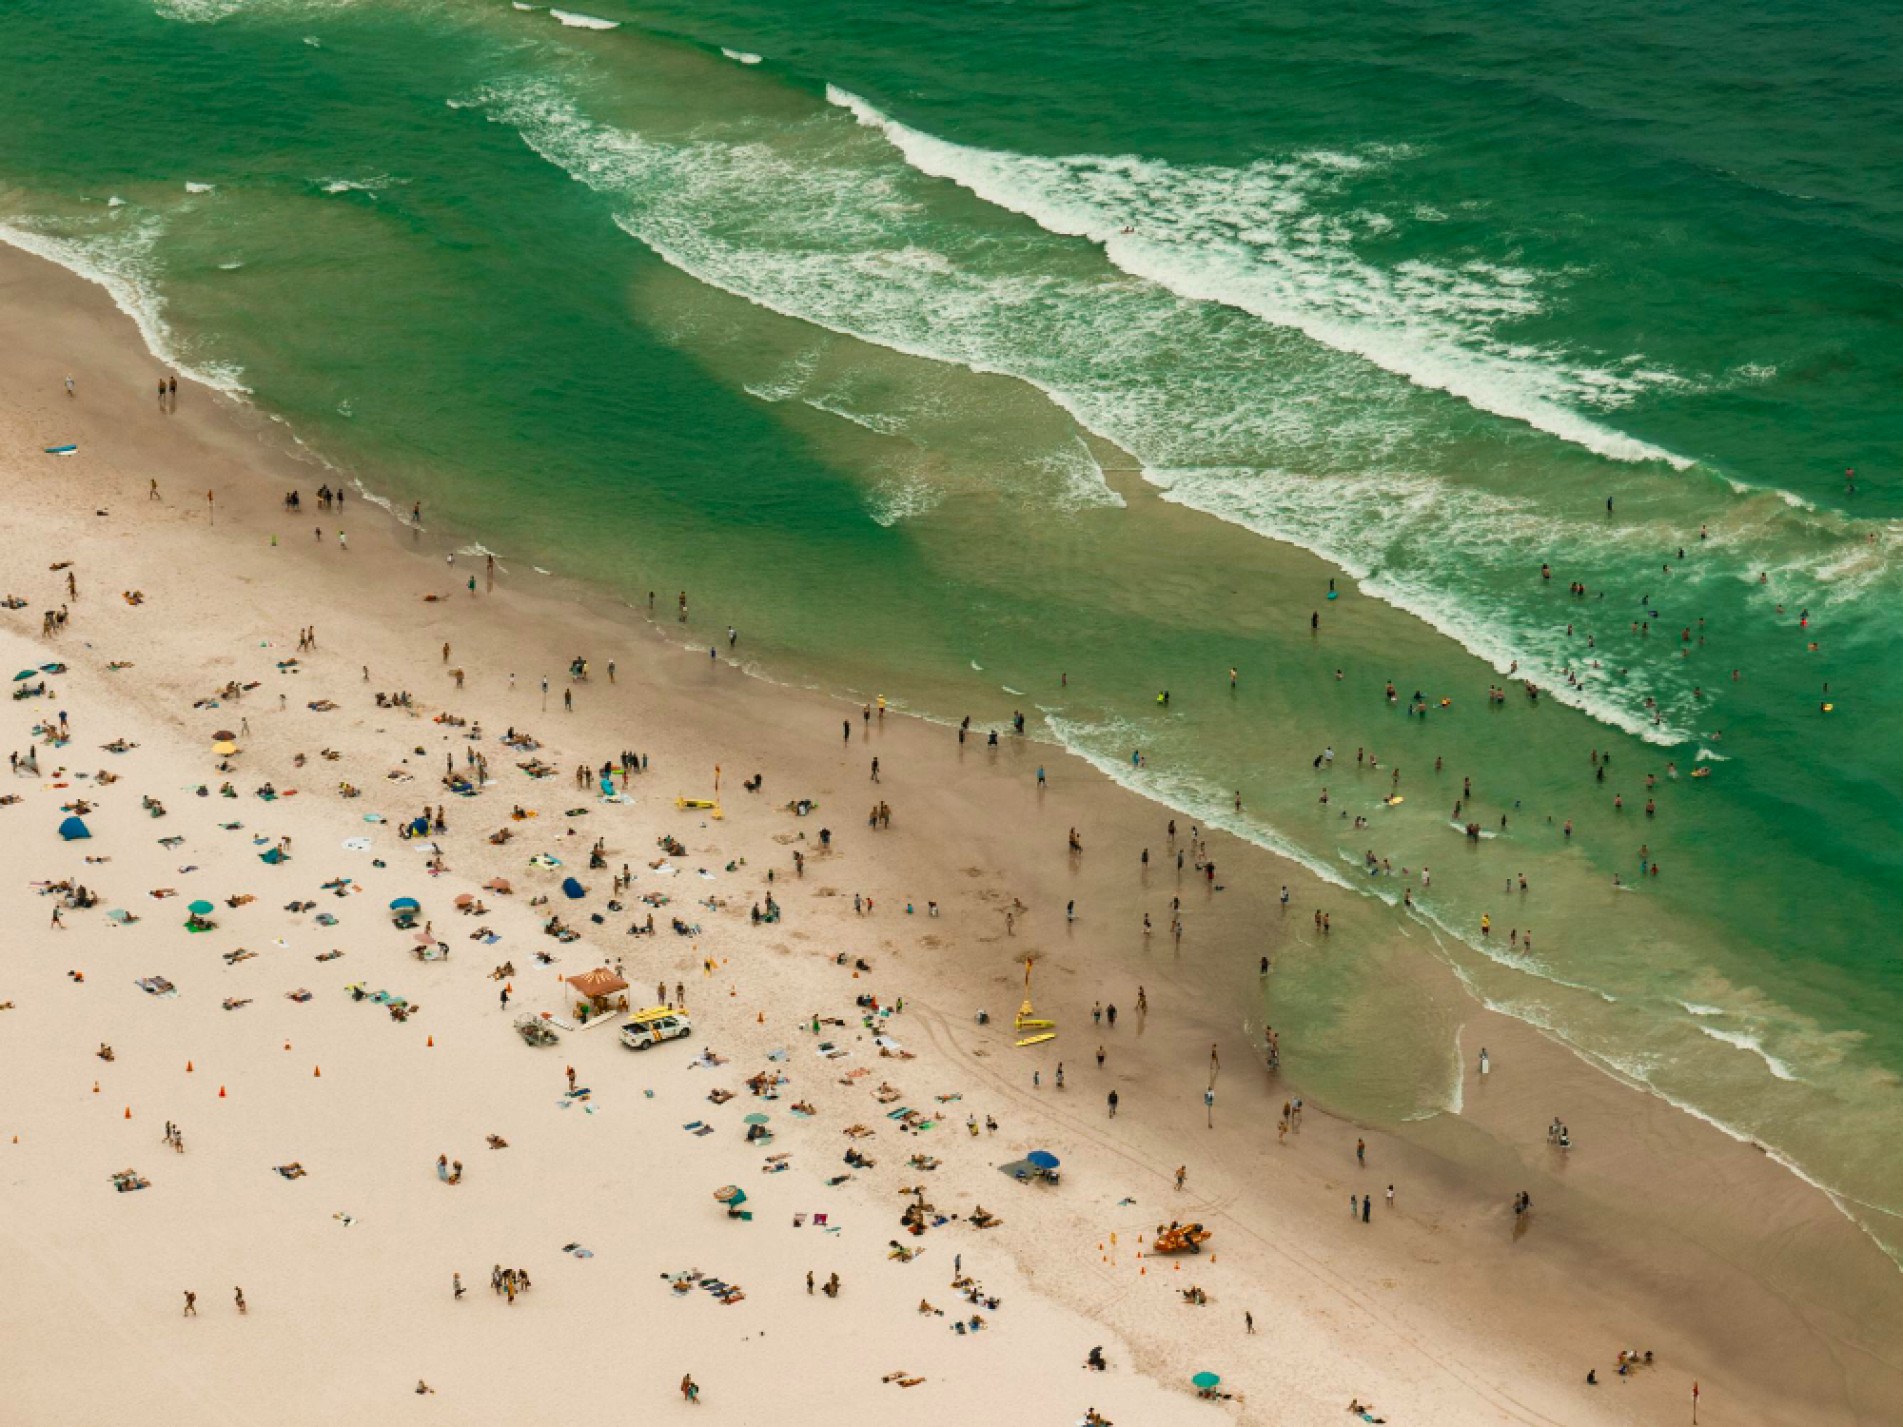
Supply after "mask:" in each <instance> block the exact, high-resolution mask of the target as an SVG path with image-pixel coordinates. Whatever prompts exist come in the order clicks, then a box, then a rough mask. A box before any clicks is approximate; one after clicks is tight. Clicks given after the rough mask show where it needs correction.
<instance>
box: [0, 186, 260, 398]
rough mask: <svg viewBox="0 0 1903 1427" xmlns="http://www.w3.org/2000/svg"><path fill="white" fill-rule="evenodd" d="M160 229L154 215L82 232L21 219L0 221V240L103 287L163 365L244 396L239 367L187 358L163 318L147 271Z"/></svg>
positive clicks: (161, 301) (162, 305)
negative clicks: (45, 228)
mask: <svg viewBox="0 0 1903 1427" xmlns="http://www.w3.org/2000/svg"><path fill="white" fill-rule="evenodd" d="M159 232H160V228H159V223H158V220H157V219H156V218H146V219H143V220H140V221H137V222H135V223H133V224H131V225H130V226H124V225H122V226H118V227H115V229H114V230H113V231H112V232H111V233H100V234H90V235H86V236H82V237H69V236H61V235H55V234H52V233H47V232H42V231H39V230H37V229H34V228H31V227H27V226H24V225H23V224H22V223H20V222H13V223H5V222H0V242H4V243H9V244H11V245H12V246H14V247H16V248H21V249H23V250H25V251H26V252H29V253H33V254H36V255H37V256H39V257H42V258H45V259H46V260H47V261H48V262H52V263H57V264H58V265H59V266H61V267H63V268H65V269H67V270H68V271H70V272H74V273H77V274H78V275H79V276H80V277H83V278H85V279H86V280H87V281H89V282H96V283H98V284H99V285H100V286H101V287H103V288H104V289H105V290H106V291H107V292H108V293H109V294H110V295H111V297H112V300H113V303H114V304H115V305H116V306H117V307H118V309H119V310H120V311H121V312H123V313H125V315H126V316H128V317H130V318H131V319H132V321H133V324H134V325H135V326H137V327H138V329H139V335H140V337H142V338H143V339H144V340H145V345H146V348H147V349H148V350H149V351H150V352H151V353H152V355H153V356H155V357H157V358H158V359H159V360H160V361H162V362H164V363H165V364H166V365H167V366H169V367H172V368H175V369H176V370H177V371H179V372H181V373H183V374H184V375H185V376H187V377H189V378H191V379H192V380H193V381H195V382H198V383H200V384H201V385H204V386H208V387H212V388H214V389H215V390H218V391H221V392H223V393H224V394H225V395H227V396H233V397H244V396H248V395H249V394H250V389H249V388H248V387H246V386H245V385H244V382H243V380H242V378H243V371H242V369H240V368H239V367H236V366H233V365H230V364H228V363H222V362H208V361H193V360H191V359H190V358H189V357H188V356H187V355H186V354H185V352H184V350H183V349H182V345H181V343H180V342H179V340H178V338H177V336H176V334H175V333H174V332H173V331H172V329H171V327H170V326H169V325H168V324H167V322H166V320H165V299H164V297H163V296H161V295H160V293H159V291H158V288H157V285H156V284H155V282H154V281H153V276H152V250H153V247H154V245H155V244H156V243H157V241H158V237H159Z"/></svg>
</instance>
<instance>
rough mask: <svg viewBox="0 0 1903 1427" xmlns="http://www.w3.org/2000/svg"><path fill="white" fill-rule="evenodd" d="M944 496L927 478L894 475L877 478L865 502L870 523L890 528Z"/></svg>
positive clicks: (929, 508) (931, 507)
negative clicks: (871, 520) (871, 521)
mask: <svg viewBox="0 0 1903 1427" xmlns="http://www.w3.org/2000/svg"><path fill="white" fill-rule="evenodd" d="M944 498H945V493H944V492H943V491H941V490H939V489H938V488H937V487H936V486H934V485H932V484H931V483H930V482H929V481H926V480H924V479H922V478H920V477H918V476H897V477H892V478H889V479H886V480H882V481H880V482H878V484H876V485H875V486H874V487H873V488H872V491H871V494H870V495H868V496H867V505H868V508H869V513H870V515H871V516H872V519H873V521H874V523H875V524H878V525H883V526H886V527H888V528H890V527H891V526H894V525H897V524H898V523H899V522H900V521H902V520H914V519H917V518H918V517H919V516H921V515H927V514H929V513H930V512H931V511H933V510H934V509H936V508H937V506H938V504H939V502H940V501H942V500H943V499H944ZM974 667H976V666H974Z"/></svg>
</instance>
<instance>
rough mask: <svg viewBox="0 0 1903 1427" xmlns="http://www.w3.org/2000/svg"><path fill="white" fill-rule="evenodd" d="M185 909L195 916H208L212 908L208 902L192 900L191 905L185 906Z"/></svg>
mask: <svg viewBox="0 0 1903 1427" xmlns="http://www.w3.org/2000/svg"><path fill="white" fill-rule="evenodd" d="M185 910H186V911H188V912H190V913H191V914H192V915H193V916H195V917H208V916H210V915H211V914H212V912H213V910H214V908H213V907H212V904H211V903H210V902H203V901H200V902H193V903H192V904H191V906H189V907H187V908H186V909H185Z"/></svg>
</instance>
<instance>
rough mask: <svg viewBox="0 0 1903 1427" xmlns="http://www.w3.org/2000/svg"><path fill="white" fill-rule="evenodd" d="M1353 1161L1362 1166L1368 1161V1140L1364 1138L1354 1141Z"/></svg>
mask: <svg viewBox="0 0 1903 1427" xmlns="http://www.w3.org/2000/svg"><path fill="white" fill-rule="evenodd" d="M1355 1163H1356V1164H1359V1165H1363V1166H1365V1165H1366V1164H1367V1163H1368V1142H1367V1141H1366V1140H1356V1141H1355Z"/></svg>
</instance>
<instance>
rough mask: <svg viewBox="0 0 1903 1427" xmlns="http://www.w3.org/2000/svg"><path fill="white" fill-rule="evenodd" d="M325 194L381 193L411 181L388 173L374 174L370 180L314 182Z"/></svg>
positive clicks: (337, 179) (332, 179)
mask: <svg viewBox="0 0 1903 1427" xmlns="http://www.w3.org/2000/svg"><path fill="white" fill-rule="evenodd" d="M312 181H313V182H314V183H316V185H317V187H318V189H319V190H320V191H321V192H324V193H372V194H374V193H381V192H382V191H383V190H384V189H386V188H390V187H392V186H394V185H396V184H400V183H407V182H408V181H409V180H407V179H401V178H393V177H392V176H391V175H389V174H387V173H379V174H372V175H371V176H370V177H369V178H319V179H314V180H312Z"/></svg>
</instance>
